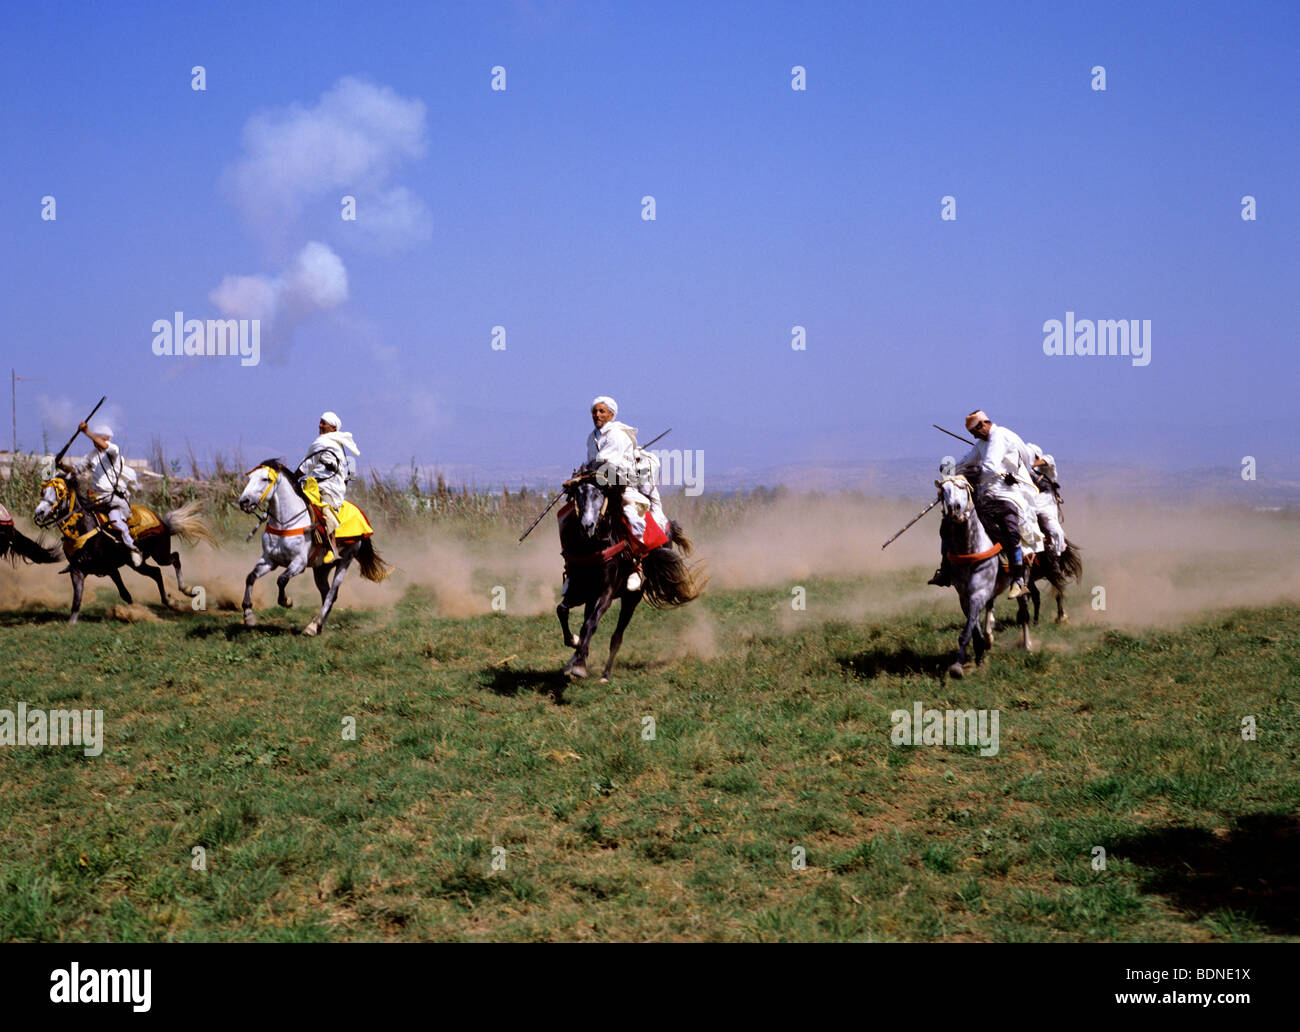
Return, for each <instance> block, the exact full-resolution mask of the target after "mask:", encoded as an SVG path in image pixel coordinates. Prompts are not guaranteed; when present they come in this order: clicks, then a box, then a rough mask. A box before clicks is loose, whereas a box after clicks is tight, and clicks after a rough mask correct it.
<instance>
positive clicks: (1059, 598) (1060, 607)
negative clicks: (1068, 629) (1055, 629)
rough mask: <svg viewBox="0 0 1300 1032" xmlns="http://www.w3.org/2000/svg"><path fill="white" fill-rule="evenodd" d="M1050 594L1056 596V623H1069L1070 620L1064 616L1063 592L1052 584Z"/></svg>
mask: <svg viewBox="0 0 1300 1032" xmlns="http://www.w3.org/2000/svg"><path fill="white" fill-rule="evenodd" d="M1052 593H1053V594H1054V595H1055V596H1056V622H1057V623H1069V622H1070V618H1069V617H1068V616H1066V615H1065V591H1064V590H1063V589H1062V588H1059V587H1057V586H1056V585H1055V584H1053V585H1052Z"/></svg>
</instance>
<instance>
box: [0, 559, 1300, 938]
mask: <svg viewBox="0 0 1300 1032" xmlns="http://www.w3.org/2000/svg"><path fill="white" fill-rule="evenodd" d="M908 582H909V583H913V584H914V583H915V582H916V573H915V572H913V573H911V574H910V575H909V576H908ZM92 583H94V584H96V586H97V588H98V592H99V593H98V595H97V596H93V595H92V596H91V597H90V601H89V603H88V605H87V607H86V610H85V613H84V616H83V622H82V624H81V625H80V626H79V627H76V628H69V627H66V626H65V625H64V624H63V620H64V617H65V612H64V611H62V610H56V609H37V610H26V611H9V612H3V613H0V649H3V655H4V657H5V677H4V683H3V696H2V697H0V708H10V709H12V708H14V707H15V705H16V703H17V702H18V701H19V700H22V701H24V702H26V704H27V706H28V707H29V708H34V707H43V708H46V709H57V708H68V707H72V706H76V707H79V708H87V709H102V710H103V711H104V720H105V727H106V732H105V742H104V749H103V753H102V755H100V756H98V757H86V756H84V755H83V753H82V750H81V749H79V748H75V747H60V748H53V747H44V748H42V747H6V748H0V821H2V822H3V826H4V829H5V830H4V833H3V838H2V840H0V939H4V940H169V939H175V940H212V939H225V940H244V939H260V940H341V939H352V940H374V939H454V940H467V939H491V940H499V939H508V940H582V939H591V940H764V941H771V940H932V939H945V940H997V941H1025V940H1034V941H1039V940H1199V941H1207V940H1229V941H1240V940H1259V939H1295V938H1297V937H1300V908H1298V906H1297V901H1298V899H1300V890H1298V889H1297V879H1298V878H1300V874H1298V873H1297V872H1300V863H1298V862H1297V861H1298V860H1300V822H1298V821H1297V819H1296V816H1295V815H1296V813H1297V803H1300V782H1298V779H1297V778H1296V776H1295V770H1296V762H1297V751H1298V750H1297V746H1298V744H1300V707H1298V705H1297V701H1298V699H1300V693H1298V691H1297V687H1296V686H1297V683H1298V682H1300V611H1298V610H1296V609H1293V608H1273V609H1267V610H1237V611H1232V612H1230V613H1219V614H1215V615H1213V616H1211V617H1206V618H1205V619H1204V620H1203V621H1202V622H1200V623H1198V624H1192V625H1189V626H1187V627H1185V628H1182V629H1179V630H1176V631H1165V632H1152V633H1146V634H1143V635H1141V636H1136V637H1135V636H1130V635H1127V634H1122V633H1118V632H1115V631H1108V630H1104V629H1100V628H1098V627H1097V626H1096V625H1093V626H1085V627H1078V628H1068V627H1067V628H1060V629H1058V628H1056V627H1052V626H1048V625H1044V626H1043V627H1041V628H1040V634H1039V640H1040V642H1042V643H1043V647H1042V649H1041V651H1038V652H1034V653H1030V654H1024V653H1018V652H1014V651H1011V650H1008V649H1005V648H999V649H997V650H996V651H995V652H994V653H993V654H992V657H991V659H990V661H989V662H988V663H987V664H986V666H985V668H984V669H983V670H982V671H980V672H979V673H977V674H976V675H974V676H972V677H969V678H967V679H965V680H963V681H957V682H953V681H948V680H944V679H943V676H942V669H943V667H945V666H946V665H947V663H948V662H949V661H950V659H951V655H952V650H953V647H954V644H955V638H956V631H957V621H956V615H957V609H956V605H955V599H954V597H953V596H952V595H951V593H944V597H943V599H942V601H940V600H939V595H940V593H939V592H936V593H935V599H936V601H935V602H934V603H933V604H931V605H930V606H928V607H922V608H920V609H917V610H915V611H912V612H909V613H906V614H904V615H902V616H898V617H895V618H891V619H890V620H888V621H887V622H871V621H867V622H847V621H845V620H844V619H843V618H842V617H841V616H839V615H838V614H839V613H840V611H842V610H843V609H844V607H845V604H846V600H848V599H849V598H850V597H851V596H852V595H853V594H854V593H860V592H861V591H862V589H863V588H864V586H865V587H872V586H873V585H874V586H876V587H878V588H879V589H880V591H881V592H882V593H890V592H894V591H896V590H898V587H899V585H900V584H901V583H902V579H901V578H895V577H890V578H880V579H878V580H876V581H874V582H868V583H867V584H866V585H864V584H863V582H862V581H860V580H858V581H854V582H851V583H850V582H847V581H828V580H810V581H807V582H805V586H806V587H807V589H808V608H807V611H806V612H803V613H795V612H793V611H792V610H791V605H790V598H791V596H790V592H789V589H788V587H787V588H783V589H771V590H764V591H731V592H711V593H710V594H708V595H706V596H705V597H704V598H703V599H702V600H700V601H699V602H697V603H695V604H693V605H692V606H690V607H687V608H686V609H684V610H681V611H675V612H668V613H656V612H653V611H650V610H648V609H643V610H642V611H641V612H639V613H638V614H637V616H636V619H635V620H634V621H633V623H632V626H631V628H630V630H629V632H628V638H627V641H626V642H625V645H624V649H623V653H622V656H621V660H622V662H621V664H620V670H621V672H620V673H616V677H615V681H614V683H613V684H611V685H608V686H602V685H600V684H598V683H597V682H596V681H595V680H594V679H592V680H589V681H586V682H580V683H576V684H573V685H568V686H566V685H565V684H564V682H563V681H562V680H561V678H560V677H559V674H558V671H559V668H560V666H561V664H562V663H563V661H564V660H565V659H566V658H567V655H568V653H567V651H566V650H564V649H563V648H561V647H560V644H559V632H558V626H557V625H556V624H555V622H554V620H553V618H552V617H549V616H536V617H516V616H511V615H506V614H494V615H491V616H484V617H478V618H473V619H467V620H439V619H432V618H430V617H429V616H428V613H430V612H431V611H432V606H431V601H432V600H431V598H430V597H429V595H427V594H422V593H421V592H420V591H418V590H412V591H410V592H408V593H407V594H406V596H405V597H404V598H403V600H402V602H401V603H400V604H399V605H398V606H396V607H395V608H393V609H388V610H358V609H349V608H348V605H349V591H345V593H344V597H343V600H342V602H341V608H339V609H336V611H335V614H334V616H333V617H332V618H331V624H330V626H329V628H328V630H327V632H326V634H325V636H324V637H323V638H320V639H306V638H302V637H300V636H298V635H297V633H296V631H297V630H298V629H299V628H300V627H301V625H302V624H303V623H305V622H306V619H307V618H308V616H309V614H308V613H307V611H306V610H304V609H301V608H300V609H295V610H293V611H286V610H279V609H270V610H264V611H263V612H262V625H261V626H260V627H258V628H256V629H253V630H245V629H243V628H242V627H240V626H239V623H238V618H237V615H236V614H234V613H230V612H209V613H195V614H188V613H186V614H180V613H175V614H172V613H164V612H162V611H161V610H158V609H157V607H154V608H155V610H156V611H157V612H159V614H160V615H161V617H162V619H161V621H160V622H144V623H137V624H129V625H128V624H123V623H119V622H117V621H115V620H112V619H109V618H108V617H107V616H106V609H107V606H108V604H109V603H110V602H111V601H114V600H115V599H113V598H112V597H111V594H112V593H111V588H109V587H108V586H107V582H104V581H97V582H92ZM364 590H365V589H364V588H358V586H357V584H356V583H353V584H352V585H351V588H350V592H351V593H352V594H353V596H354V597H355V594H356V593H359V592H364ZM298 594H299V595H300V596H303V598H302V599H301V600H300V601H302V600H305V599H306V597H307V596H308V595H309V594H310V592H309V590H308V586H307V584H306V583H305V582H304V583H303V584H302V585H301V586H300V587H299V591H298ZM142 597H144V598H146V599H147V597H148V596H147V595H144V593H143V592H142ZM1009 615H1010V607H1009V606H1006V605H1005V604H1004V605H1003V607H1002V609H1001V611H1000V616H1001V617H1002V618H1005V617H1007V616H1009ZM610 626H612V620H611V622H610V623H609V624H608V625H607V626H606V627H605V628H603V631H602V633H601V634H599V635H598V637H597V639H596V644H595V648H594V649H593V662H592V666H593V668H594V669H595V670H599V665H600V663H599V662H597V660H599V661H600V662H603V658H604V649H605V645H606V643H607V640H608V631H609V629H610ZM1012 637H1013V636H1012V634H1011V632H1009V631H1007V630H1005V629H1004V630H1003V632H1002V635H1001V640H1002V642H1003V643H1004V644H1009V643H1010V642H1011V640H1012ZM508 657H513V658H508ZM918 701H919V702H921V703H923V704H924V705H925V706H926V707H937V708H940V709H943V708H948V707H952V708H962V709H966V708H983V709H997V710H998V711H999V712H1000V738H1001V742H1000V750H999V752H998V754H997V755H996V756H987V757H986V756H981V755H980V754H979V750H978V749H977V748H976V747H973V746H964V747H962V746H956V747H951V748H949V747H942V746H913V747H901V746H895V745H892V744H891V742H890V730H891V722H890V713H891V711H894V710H896V709H909V710H910V709H911V707H912V705H913V703H914V702H918ZM1248 715H1249V716H1253V717H1254V718H1255V721H1256V724H1257V727H1258V732H1257V738H1256V740H1255V741H1245V740H1243V738H1242V734H1241V727H1242V719H1243V717H1246V716H1248ZM345 718H353V719H354V720H355V727H356V737H355V740H347V739H345V738H344V731H343V729H344V727H345ZM646 718H652V719H653V722H654V725H653V730H654V736H653V738H650V737H649V731H650V727H649V725H648V724H647V723H646ZM196 846H200V847H202V848H203V850H204V851H205V854H206V857H205V859H206V870H195V869H194V867H193V865H194V863H195V854H194V847H196ZM1096 846H1101V847H1103V848H1104V850H1105V852H1106V866H1105V869H1104V870H1094V867H1093V849H1094V847H1096ZM796 847H799V849H801V850H802V851H803V855H804V856H805V857H806V865H805V867H804V869H802V870H797V869H794V864H793V858H794V857H795V856H796V855H797V854H796ZM494 867H495V868H496V869H494Z"/></svg>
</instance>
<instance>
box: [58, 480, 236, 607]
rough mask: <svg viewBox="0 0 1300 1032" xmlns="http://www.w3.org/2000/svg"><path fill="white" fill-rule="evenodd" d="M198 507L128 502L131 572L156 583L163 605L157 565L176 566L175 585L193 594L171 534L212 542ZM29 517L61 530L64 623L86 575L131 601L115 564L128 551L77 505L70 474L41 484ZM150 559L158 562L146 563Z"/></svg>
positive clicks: (125, 558) (163, 592)
mask: <svg viewBox="0 0 1300 1032" xmlns="http://www.w3.org/2000/svg"><path fill="white" fill-rule="evenodd" d="M198 510H199V503H198V502H187V503H186V504H185V505H182V506H181V507H180V508H179V509H173V510H172V511H171V512H169V513H167V515H165V516H159V515H158V514H157V513H156V512H154V511H153V510H152V509H148V508H145V507H144V506H143V505H133V506H131V520H130V523H129V524H128V526H131V536H132V537H133V538H135V543H136V547H137V548H139V549H140V552H141V554H142V555H143V556H144V560H145V561H144V562H142V563H141V564H140V566H139V567H138V568H136V572H137V573H139V574H142V575H143V576H145V577H149V578H151V579H152V580H153V582H154V583H155V584H157V585H158V594H159V596H160V597H161V598H162V604H163V605H164V606H169V603H168V601H167V590H166V589H165V588H164V587H163V579H162V570H160V569H159V568H158V566H170V567H172V568H173V569H174V570H175V571H176V586H177V587H178V588H180V590H181V591H182V592H184V593H185V594H186V595H189V596H190V597H191V598H192V597H194V595H196V594H197V593H198V592H197V590H196V589H191V588H188V587H186V585H185V579H184V577H182V575H181V557H180V555H179V554H178V553H176V552H173V551H172V537H173V536H177V537H181V538H183V539H185V541H187V542H189V543H191V544H192V543H193V542H194V541H196V540H202V541H207V542H209V543H211V544H214V545H215V544H216V543H217V542H216V539H215V538H214V537H213V536H212V532H211V531H209V530H208V528H207V525H206V524H205V523H204V522H203V520H202V519H200V518H199V515H198ZM33 520H34V522H35V523H36V525H37V526H38V527H48V526H50V525H52V524H55V523H57V524H58V527H59V531H60V533H61V534H62V535H63V554H64V555H65V556H66V557H67V560H68V566H67V569H66V570H65V571H63V572H66V573H69V574H71V575H72V615H71V616H70V617H69V618H68V623H76V622H77V619H78V616H79V615H80V613H81V592H82V588H83V586H84V585H85V581H86V578H87V577H90V576H93V577H108V578H109V579H110V580H112V582H113V584H114V586H115V587H116V588H117V593H118V594H119V595H120V596H121V597H122V601H123V602H125V603H126V604H127V605H130V604H131V593H130V592H129V591H127V590H126V585H125V584H123V583H122V575H121V574H120V573H118V570H119V569H120V568H121V567H123V566H126V565H128V564H129V563H130V561H131V554H130V552H129V551H128V550H127V547H126V545H124V544H123V543H122V541H121V540H120V539H119V538H118V536H117V533H116V532H115V531H114V530H113V529H112V527H111V526H109V525H107V524H105V523H104V522H102V521H101V520H100V518H99V516H98V515H97V514H96V513H94V512H92V511H91V510H89V509H87V508H86V507H85V506H84V505H83V504H82V501H81V499H80V498H79V497H78V496H77V491H76V481H75V479H74V478H73V477H72V476H71V475H70V474H62V473H61V474H59V475H57V476H55V477H54V478H53V479H51V480H47V481H45V483H43V484H42V485H41V502H40V504H39V505H38V506H37V507H36V514H35V516H34V517H33ZM150 559H152V560H153V561H154V562H155V563H157V564H158V566H150V565H149V562H148V561H149V560H150Z"/></svg>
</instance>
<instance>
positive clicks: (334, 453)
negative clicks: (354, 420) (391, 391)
mask: <svg viewBox="0 0 1300 1032" xmlns="http://www.w3.org/2000/svg"><path fill="white" fill-rule="evenodd" d="M342 427H343V423H342V421H341V420H340V419H339V417H338V416H337V415H335V414H334V413H333V412H324V413H322V414H321V417H320V424H319V427H318V429H319V431H320V433H319V435H318V436H317V438H316V440H314V441H312V442H311V447H310V448H308V449H307V457H306V458H305V459H303V460H302V462H300V463H298V470H297V473H298V483H299V484H300V485H301V486H302V489H303V493H304V494H305V495H307V497H308V498H310V499H311V500H312V501H313V502H316V503H317V504H318V505H320V508H321V513H322V515H323V516H324V519H325V532H326V534H327V536H328V537H329V547H330V550H331V551H332V552H333V553H334V554H335V555H338V552H339V549H338V544H337V543H336V542H335V540H334V532H335V531H336V530H338V528H339V511H338V510H339V506H340V505H342V504H343V499H344V497H345V496H346V495H347V490H348V484H349V483H350V482H351V480H352V478H353V477H354V476H356V472H357V464H356V460H355V459H353V457H352V456H353V455H360V454H361V450H360V449H359V448H358V447H357V445H356V442H355V441H353V440H352V434H350V433H348V432H346V431H344V430H343V428H342ZM349 452H351V453H352V454H351V455H349V454H348V453H349ZM313 483H314V485H315V488H314V490H313V486H312V485H313ZM313 494H314V495H315V497H313Z"/></svg>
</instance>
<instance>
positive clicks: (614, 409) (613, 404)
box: [591, 394, 618, 416]
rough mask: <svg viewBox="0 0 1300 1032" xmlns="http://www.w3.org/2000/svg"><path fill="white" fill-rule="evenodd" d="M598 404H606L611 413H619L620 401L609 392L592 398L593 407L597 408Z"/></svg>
mask: <svg viewBox="0 0 1300 1032" xmlns="http://www.w3.org/2000/svg"><path fill="white" fill-rule="evenodd" d="M597 405H604V406H605V407H606V408H607V409H609V411H610V414H611V415H615V416H617V415H618V402H617V401H615V400H614V399H613V398H611V397H609V395H607V394H602V395H601V396H600V397H599V398H593V399H592V402H591V407H592V408H595V407H596V406H597Z"/></svg>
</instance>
